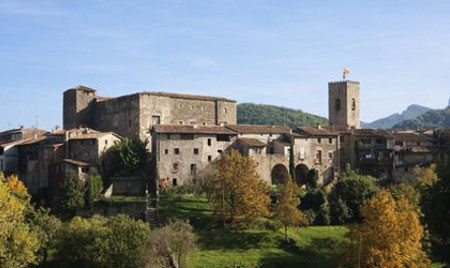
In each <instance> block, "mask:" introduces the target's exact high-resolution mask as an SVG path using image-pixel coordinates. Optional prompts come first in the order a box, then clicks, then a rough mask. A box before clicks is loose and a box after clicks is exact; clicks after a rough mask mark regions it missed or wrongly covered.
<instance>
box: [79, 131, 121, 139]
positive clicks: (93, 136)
mask: <svg viewBox="0 0 450 268" xmlns="http://www.w3.org/2000/svg"><path fill="white" fill-rule="evenodd" d="M109 134H112V135H114V136H116V137H118V138H121V137H120V136H119V135H117V134H116V133H114V132H99V133H87V134H80V135H77V136H74V137H71V138H70V140H95V139H98V138H101V137H103V136H106V135H109Z"/></svg>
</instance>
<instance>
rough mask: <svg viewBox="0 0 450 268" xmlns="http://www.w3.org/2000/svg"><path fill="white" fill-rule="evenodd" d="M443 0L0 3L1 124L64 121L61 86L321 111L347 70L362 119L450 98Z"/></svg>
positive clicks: (448, 30) (449, 23)
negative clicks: (357, 91)
mask: <svg viewBox="0 0 450 268" xmlns="http://www.w3.org/2000/svg"><path fill="white" fill-rule="evenodd" d="M449 14H450V1H447V0H443V1H439V0H436V1H414V0H409V1H406V0H396V1H385V0H378V1H368V0H367V1H362V0H360V1H343V0H341V1H331V0H329V1H299V0H292V1H290V0H289V1H288V0H284V1H283V0H279V1H275V0H271V1H268V0H227V1H225V0H224V1H219V0H215V1H211V0H203V1H200V0H185V1H181V0H179V1H177V0H164V1H162V0H161V1H150V0H149V1H131V0H128V1H116V0H105V1H98V0H90V1H87V0H77V1H75V0H73V1H57V0H44V1H40V0H29V1H25V0H0V100H1V106H0V107H1V108H0V130H2V129H7V128H9V127H16V126H18V125H25V126H31V125H34V124H35V121H36V117H38V122H39V126H40V127H44V128H47V129H50V128H52V127H53V126H55V125H61V124H62V122H61V121H62V92H63V91H64V90H66V89H68V88H71V87H74V86H76V85H79V84H83V85H86V86H89V87H93V88H96V89H98V94H99V95H105V96H118V95H122V94H128V93H133V92H138V91H144V90H146V91H170V92H182V93H192V94H206V95H217V96H223V97H228V98H233V99H236V100H238V101H239V102H255V103H269V104H275V105H283V106H287V107H292V108H298V109H302V110H304V111H307V112H311V113H315V114H318V115H322V116H327V111H328V110H327V109H328V108H327V105H328V99H327V83H328V82H329V81H336V80H339V79H341V75H342V69H343V67H349V68H350V69H351V70H352V71H351V74H350V76H349V78H350V79H351V80H358V81H360V82H361V105H362V107H361V108H362V111H361V113H362V115H361V119H362V120H363V121H372V120H374V119H377V118H379V117H383V116H387V115H389V114H391V113H394V112H397V111H401V110H403V109H405V108H406V106H408V105H409V104H412V103H417V104H422V105H426V106H429V107H432V108H443V107H444V106H446V105H447V103H448V99H449V97H450V68H449V67H450V16H449Z"/></svg>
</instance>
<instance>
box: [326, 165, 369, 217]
mask: <svg viewBox="0 0 450 268" xmlns="http://www.w3.org/2000/svg"><path fill="white" fill-rule="evenodd" d="M374 182H375V178H373V177H371V176H364V175H361V174H358V173H356V172H355V171H352V170H350V169H347V171H346V172H345V173H344V176H343V178H342V179H341V180H339V181H338V183H337V184H336V185H335V186H334V188H333V189H332V191H331V193H330V196H329V197H330V198H329V201H330V210H331V217H332V223H333V224H342V223H350V222H355V221H357V222H360V221H361V213H360V207H361V205H363V204H364V202H365V201H366V200H368V199H370V198H371V197H372V196H373V194H374V193H375V192H376V187H375V183H374Z"/></svg>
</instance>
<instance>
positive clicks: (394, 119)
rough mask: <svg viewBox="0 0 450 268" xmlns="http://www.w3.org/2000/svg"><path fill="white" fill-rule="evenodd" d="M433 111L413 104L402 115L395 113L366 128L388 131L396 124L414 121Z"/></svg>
mask: <svg viewBox="0 0 450 268" xmlns="http://www.w3.org/2000/svg"><path fill="white" fill-rule="evenodd" d="M430 110H431V109H430V108H428V107H424V106H421V105H417V104H413V105H410V106H408V108H406V110H404V111H403V112H402V113H395V114H392V115H390V116H388V117H385V118H381V119H378V120H375V121H373V122H371V123H364V124H363V127H364V128H381V129H387V128H391V127H393V126H394V125H396V124H399V123H401V122H403V121H405V120H410V119H414V118H416V117H417V116H419V115H422V114H424V113H426V112H428V111H430Z"/></svg>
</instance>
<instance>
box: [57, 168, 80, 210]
mask: <svg viewBox="0 0 450 268" xmlns="http://www.w3.org/2000/svg"><path fill="white" fill-rule="evenodd" d="M85 194H86V188H85V185H84V182H83V181H82V180H80V179H79V178H78V176H77V175H76V174H75V173H71V174H69V175H68V177H67V178H66V179H65V180H64V181H63V182H62V185H61V196H60V199H59V206H60V209H61V211H62V212H63V213H66V214H68V215H69V216H74V215H75V213H76V211H77V209H80V208H83V207H84V205H85V202H84V200H85Z"/></svg>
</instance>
